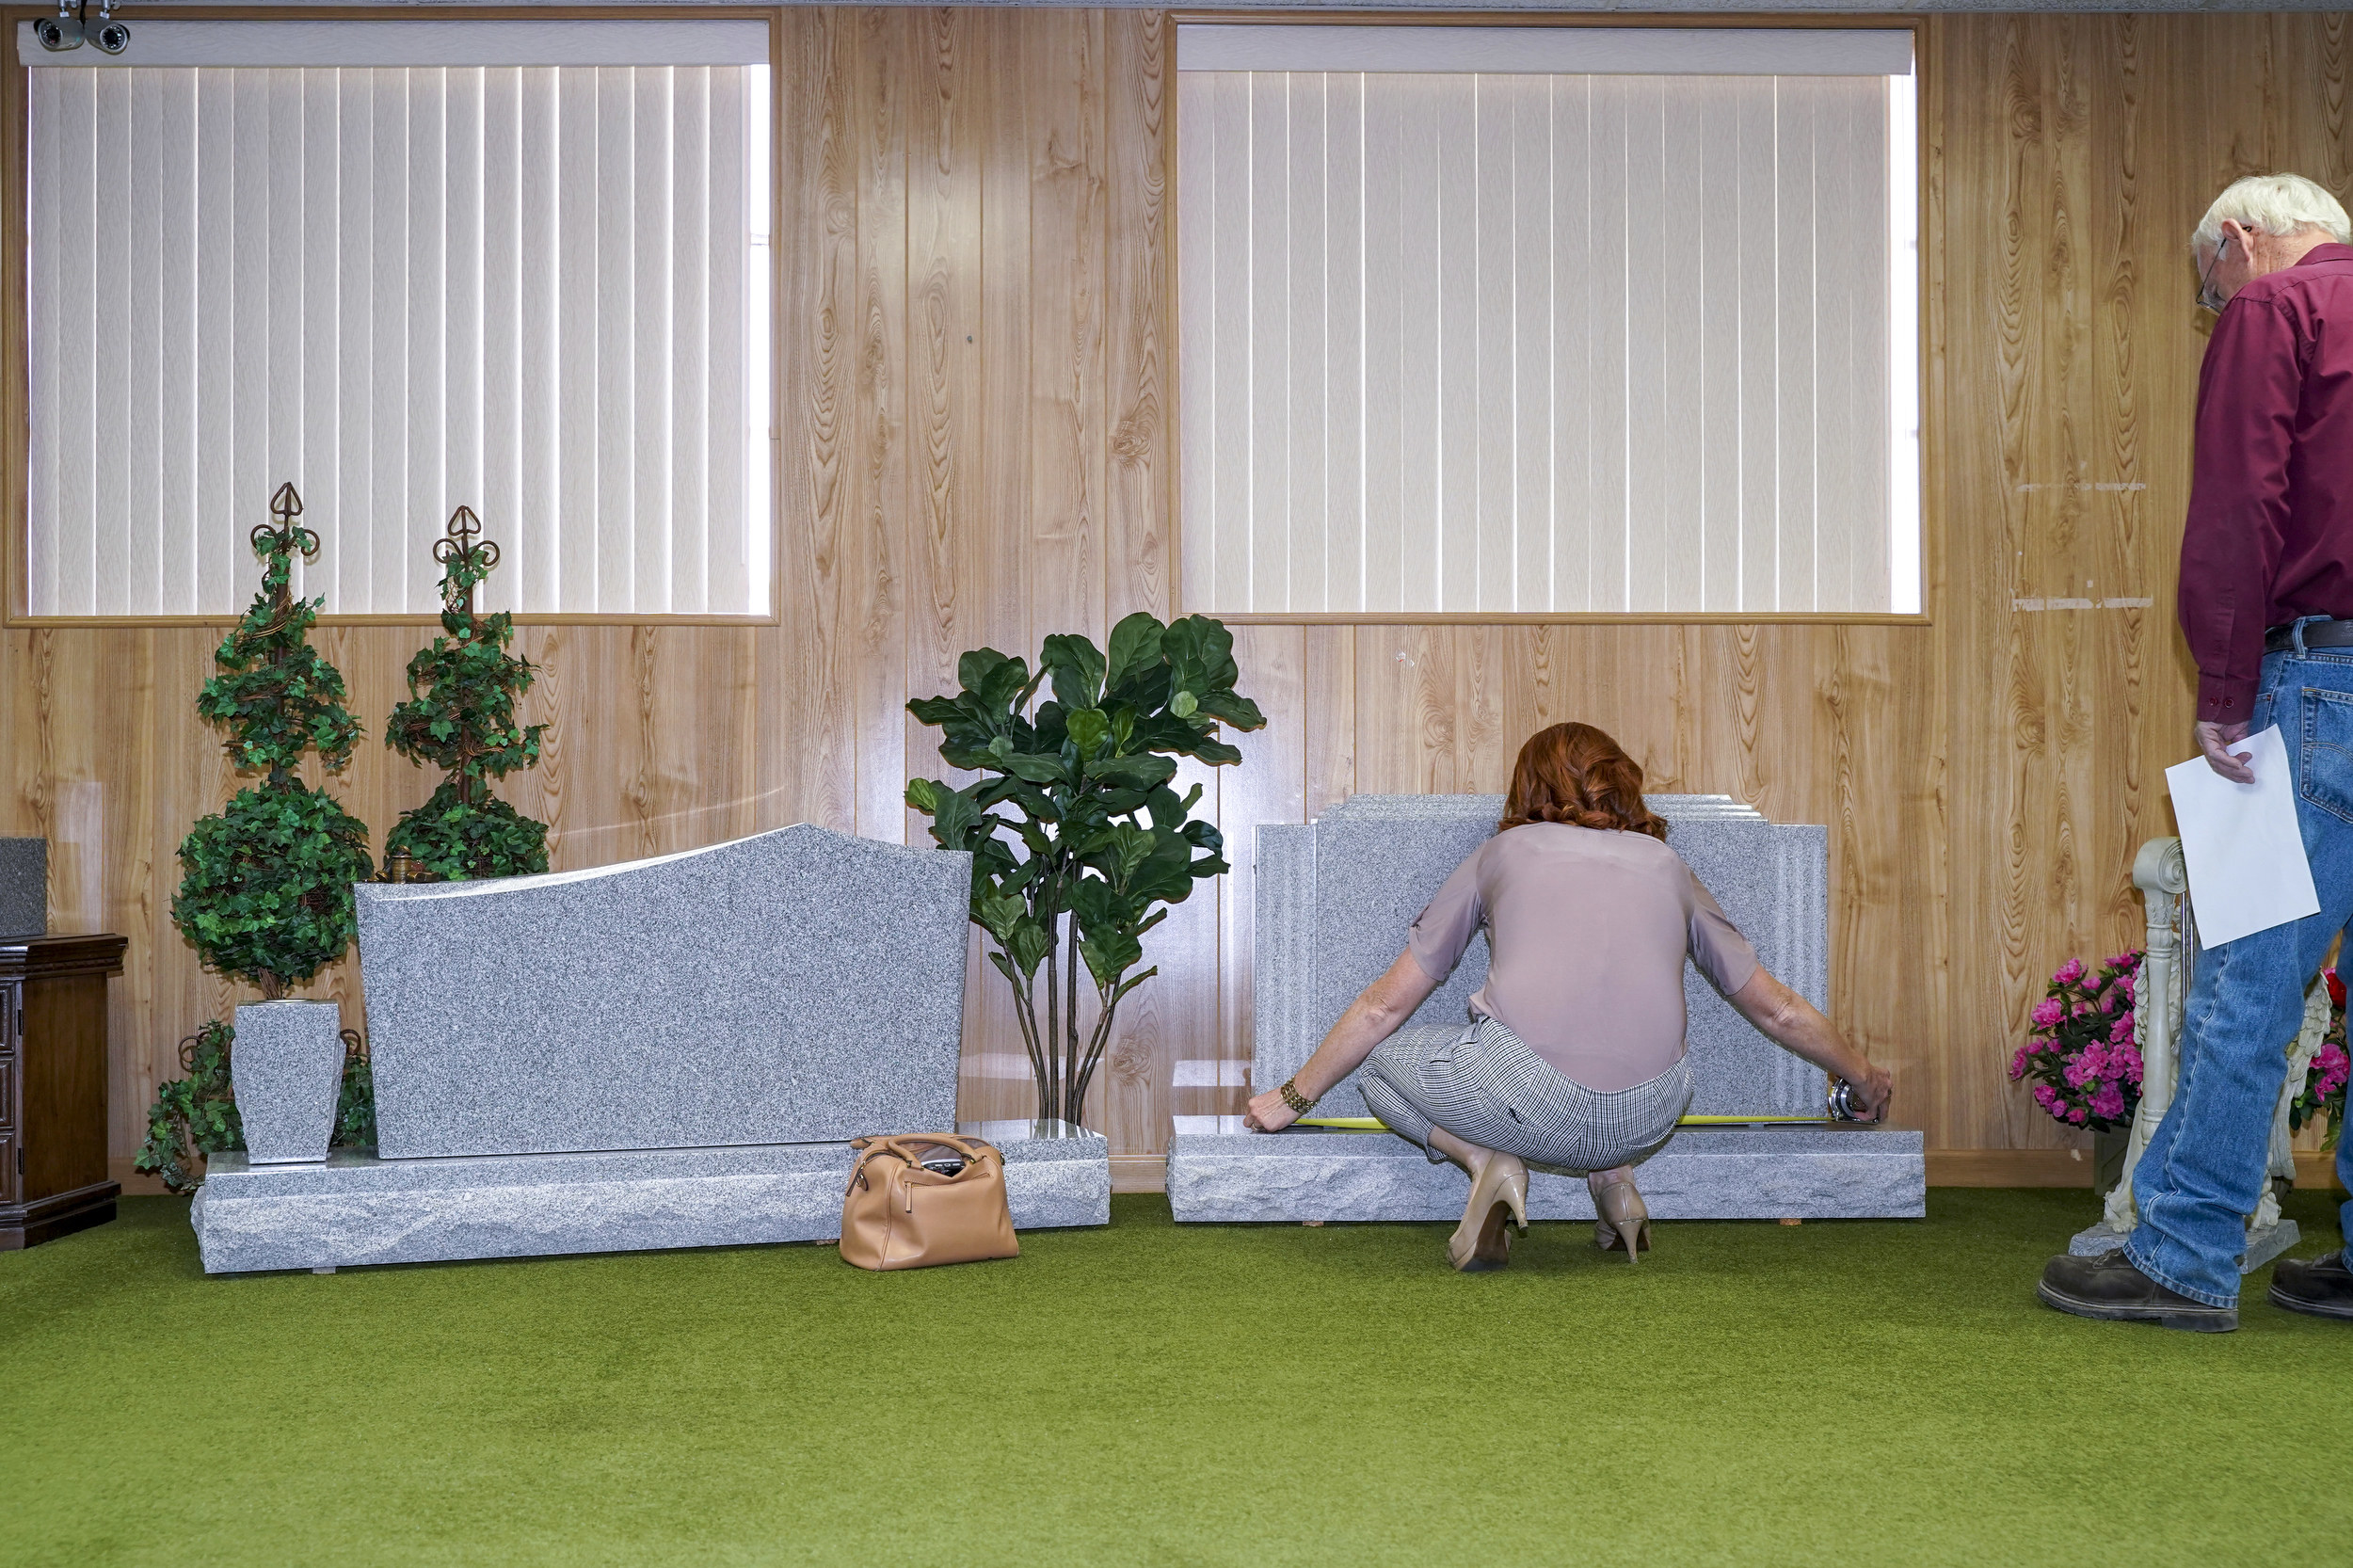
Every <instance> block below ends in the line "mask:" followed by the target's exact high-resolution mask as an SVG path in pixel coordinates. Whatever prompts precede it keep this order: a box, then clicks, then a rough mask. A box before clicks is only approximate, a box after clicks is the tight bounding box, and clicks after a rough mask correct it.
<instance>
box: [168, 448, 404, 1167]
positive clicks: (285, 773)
mask: <svg viewBox="0 0 2353 1568" xmlns="http://www.w3.org/2000/svg"><path fill="white" fill-rule="evenodd" d="M270 513H271V515H272V516H273V517H274V518H275V519H276V520H277V525H276V526H275V527H271V526H267V525H264V526H262V527H258V528H256V529H254V531H253V533H252V536H251V537H252V542H253V551H254V553H255V554H256V555H258V556H260V557H261V560H262V586H261V591H260V592H258V593H257V594H255V595H254V597H253V602H252V604H251V605H250V606H249V607H248V609H247V610H246V613H245V615H244V616H243V617H242V618H240V619H239V620H238V622H237V628H236V630H235V631H234V632H231V633H230V634H229V636H228V638H227V639H226V640H225V641H223V642H222V644H221V645H220V647H219V648H218V649H217V650H216V652H215V653H214V655H213V659H214V663H216V664H218V665H219V666H220V671H221V673H220V674H219V675H217V676H215V677H214V678H213V679H212V680H208V681H206V682H205V683H204V690H203V692H202V693H201V694H200V696H198V697H197V702H196V709H197V712H199V713H200V714H201V715H203V717H204V718H205V719H206V720H208V721H209V722H211V723H214V724H218V725H221V726H224V727H225V728H227V729H228V731H229V743H228V745H229V756H230V759H231V760H232V762H234V763H235V765H236V768H237V771H238V772H240V773H259V774H262V775H263V779H262V782H261V783H259V784H257V785H249V786H248V787H247V788H245V789H242V790H239V791H238V792H236V794H235V795H234V796H233V797H232V798H231V800H230V802H229V804H228V805H227V806H226V807H224V808H222V809H221V810H220V811H219V812H217V813H216V814H215V815H213V816H209V817H204V818H200V820H199V821H198V822H197V824H196V825H195V826H194V827H193V828H191V829H190V830H189V833H188V836H187V838H186V839H184V840H182V841H181V844H180V866H181V872H182V875H181V880H180V889H179V891H178V892H177V893H175V894H174V895H173V896H172V900H171V918H172V922H173V924H175V925H177V926H178V927H179V928H180V933H181V935H182V936H185V937H186V938H187V939H188V942H189V943H190V944H191V945H192V946H193V947H194V948H195V949H196V952H197V956H198V958H199V959H200V960H201V961H202V963H203V965H204V967H205V968H208V969H212V970H214V971H216V972H217V973H221V974H226V975H230V976H232V977H233V978H235V979H238V980H242V981H244V982H246V983H247V984H250V985H253V986H254V987H256V988H257V989H259V990H260V991H261V993H262V995H263V996H264V998H265V999H268V1000H280V999H282V998H284V997H285V996H287V995H288V994H289V993H290V992H291V991H292V990H293V989H294V987H295V986H296V985H299V984H302V983H303V982H304V981H306V980H309V979H310V978H311V977H312V975H314V974H316V973H317V972H318V971H319V970H320V969H321V968H325V967H326V966H327V965H328V964H331V963H333V962H334V961H335V960H336V959H337V958H340V957H342V956H343V953H344V949H346V948H348V947H349V946H350V945H351V939H352V937H353V936H354V935H355V934H356V932H357V929H358V922H357V919H356V915H355V911H354V908H353V900H352V894H351V885H352V884H353V883H355V882H362V881H365V880H366V879H367V878H368V877H369V876H370V875H372V874H374V871H375V867H374V865H373V863H372V862H371V861H370V859H369V857H368V848H367V840H368V830H367V828H366V827H365V826H364V825H362V824H360V821H359V819H357V818H355V817H353V816H352V815H351V814H350V813H349V812H347V811H345V810H344V808H342V807H340V806H338V805H337V804H336V803H335V802H334V801H333V800H332V799H331V798H329V797H328V795H327V794H326V792H323V791H319V790H313V789H312V788H310V787H309V786H308V785H306V784H304V783H303V782H302V781H301V780H300V779H298V778H296V777H295V776H294V770H295V769H296V767H298V766H299V765H300V764H301V761H302V756H303V753H304V752H306V751H312V750H315V751H317V752H318V754H319V757H320V760H321V761H323V762H324V763H325V764H326V767H327V770H328V772H329V773H334V772H339V771H341V770H342V768H343V766H344V763H345V762H347V761H349V760H350V758H351V752H352V748H353V747H354V746H355V745H357V744H359V741H360V721H359V720H358V719H356V718H354V717H352V715H351V714H350V713H349V712H346V711H345V710H344V706H343V703H344V678H343V676H342V674H341V673H340V672H338V671H337V670H336V668H335V666H334V665H333V664H330V663H328V661H327V660H326V659H325V658H323V657H321V656H320V654H319V652H318V650H317V649H316V648H312V647H311V645H310V631H311V628H312V625H314V624H315V623H316V621H317V619H318V610H319V606H320V604H321V603H323V602H324V601H323V600H299V599H296V598H295V597H294V591H293V582H294V558H295V556H296V554H297V553H299V554H300V555H301V556H302V557H303V558H304V559H305V560H308V559H311V558H312V557H313V556H315V555H317V553H318V549H319V538H318V536H317V535H316V534H314V533H312V531H311V530H309V529H307V528H303V527H301V526H299V525H298V524H297V523H296V518H299V517H300V516H301V515H302V498H301V496H300V495H298V494H296V491H295V488H294V486H292V485H291V484H287V485H280V487H279V488H278V493H277V494H276V495H274V496H272V497H271V498H270ZM348 1033H349V1032H348V1031H346V1034H347V1035H348ZM235 1039H236V1033H235V1031H233V1030H232V1029H231V1028H230V1026H229V1025H227V1024H225V1023H221V1022H218V1021H217V1020H216V1021H215V1022H212V1023H208V1024H206V1025H205V1026H204V1027H203V1028H202V1029H201V1030H200V1031H198V1032H196V1033H195V1034H193V1035H191V1036H190V1037H189V1038H188V1039H186V1040H184V1041H182V1042H181V1048H180V1066H181V1070H182V1072H183V1073H184V1074H185V1076H184V1077H182V1078H179V1079H174V1080H170V1081H168V1082H166V1083H163V1084H161V1085H159V1086H158V1087H157V1089H156V1092H155V1102H154V1104H153V1105H152V1107H151V1108H150V1109H149V1111H148V1113H147V1141H146V1142H145V1143H144V1144H141V1145H140V1148H139V1152H138V1154H137V1156H136V1158H135V1159H134V1160H133V1161H132V1163H133V1166H134V1168H135V1169H137V1170H140V1171H145V1172H148V1173H150V1174H152V1175H155V1176H162V1177H163V1179H164V1184H165V1186H167V1187H168V1188H169V1189H170V1190H171V1191H173V1192H186V1191H188V1190H189V1189H190V1188H191V1187H193V1186H194V1185H195V1178H194V1176H192V1174H191V1172H190V1166H191V1164H192V1162H193V1160H194V1159H195V1156H196V1155H199V1154H202V1155H212V1154H218V1153H221V1152H222V1151H224V1150H230V1149H241V1148H243V1147H244V1146H245V1128H244V1124H243V1122H242V1120H241V1119H240V1117H239V1116H238V1113H237V1107H236V1102H235V1100H234V1099H233V1098H232V1093H231V1078H230V1056H231V1051H232V1048H233V1046H234V1043H235ZM355 1060H356V1061H357V1062H358V1064H359V1066H358V1069H357V1072H358V1074H359V1075H360V1080H359V1086H360V1093H361V1094H362V1095H363V1096H364V1095H365V1093H366V1089H367V1084H366V1081H365V1078H364V1073H365V1070H366V1059H365V1057H364V1056H357V1057H356V1058H355ZM353 1077H354V1071H353V1069H352V1068H351V1067H349V1066H348V1065H347V1066H346V1074H345V1080H344V1098H345V1099H346V1100H348V1099H349V1098H350V1097H351V1095H352V1092H353ZM368 1115H369V1126H368V1128H367V1129H366V1130H367V1131H368V1132H369V1133H370V1136H371V1140H372V1136H373V1102H372V1100H371V1102H370V1106H369V1112H368ZM357 1124H358V1118H357V1117H356V1116H339V1118H338V1131H339V1132H343V1131H344V1130H346V1128H347V1127H349V1126H356V1125H357ZM338 1141H339V1142H344V1143H349V1142H351V1141H352V1140H351V1139H349V1138H347V1137H345V1138H339V1140H338ZM191 1145H193V1153H192V1152H191Z"/></svg>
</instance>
